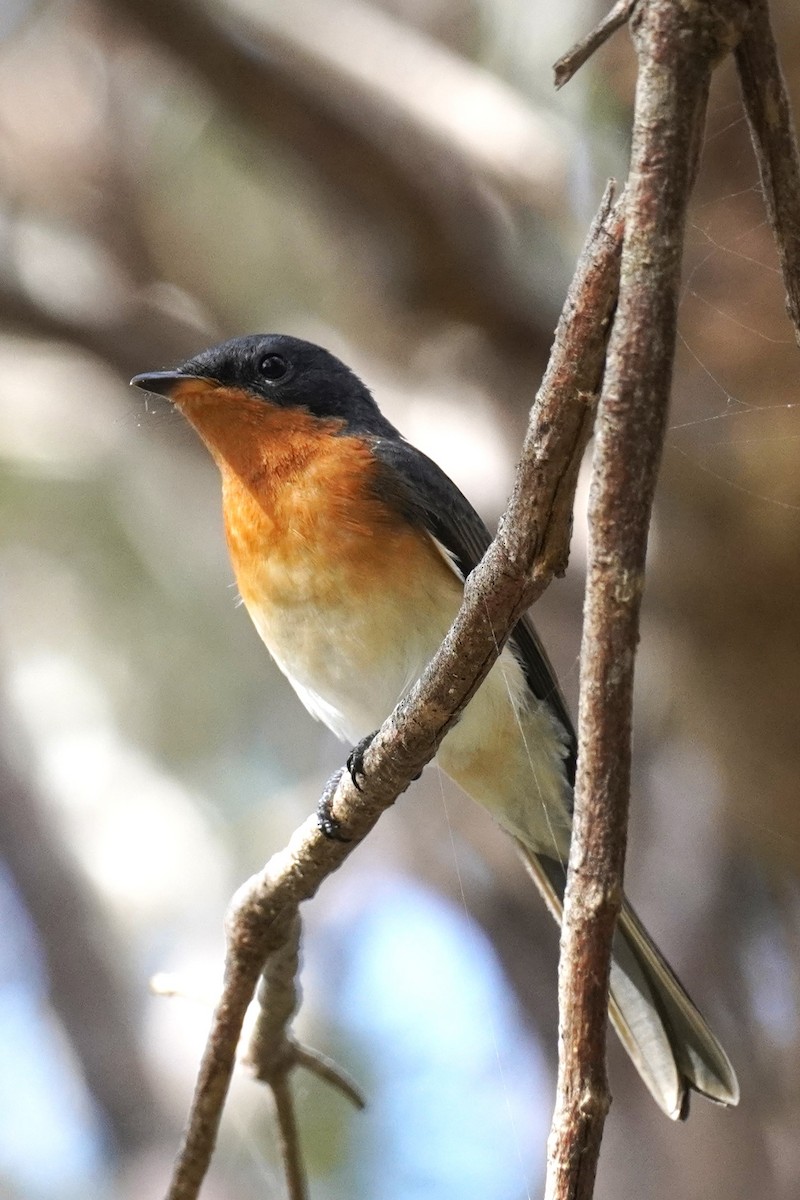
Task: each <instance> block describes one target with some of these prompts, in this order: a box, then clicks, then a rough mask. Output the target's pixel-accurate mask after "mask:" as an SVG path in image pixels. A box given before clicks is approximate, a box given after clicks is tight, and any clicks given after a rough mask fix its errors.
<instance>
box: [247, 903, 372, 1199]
mask: <svg viewBox="0 0 800 1200" xmlns="http://www.w3.org/2000/svg"><path fill="white" fill-rule="evenodd" d="M300 933H301V922H300V914H299V913H297V914H296V915H295V919H294V921H293V922H292V925H291V927H290V929H289V932H288V936H287V938H286V941H285V942H284V944H283V945H282V946H280V947H279V949H278V950H277V951H276V952H275V953H274V954H271V955H270V956H269V958H268V959H267V961H266V963H265V965H264V970H263V972H262V974H261V986H260V987H259V989H258V1002H259V1006H260V1007H259V1013H258V1019H257V1021H256V1025H255V1029H254V1031H253V1036H252V1038H251V1039H250V1047H249V1049H248V1052H247V1060H246V1061H247V1062H248V1064H249V1065H250V1066H251V1067H252V1069H253V1073H254V1075H255V1077H256V1079H260V1080H261V1082H262V1083H265V1084H266V1085H267V1087H268V1088H270V1090H271V1091H272V1095H273V1099H274V1101H275V1112H276V1116H277V1120H278V1132H279V1141H280V1148H281V1157H282V1159H283V1167H284V1172H285V1174H286V1186H287V1189H288V1191H289V1197H290V1200H306V1196H307V1194H308V1185H307V1183H306V1178H305V1171H304V1169H303V1159H302V1155H301V1153H300V1143H299V1138H298V1132H297V1121H296V1119H295V1113H294V1104H293V1101H292V1093H291V1089H290V1087H289V1076H290V1074H291V1072H292V1070H293V1069H294V1068H295V1067H298V1066H303V1067H306V1068H308V1070H310V1071H311V1072H312V1073H313V1074H315V1075H317V1076H318V1077H319V1078H320V1079H324V1080H325V1082H326V1083H329V1084H331V1085H332V1086H333V1087H335V1088H336V1089H337V1091H339V1092H341V1093H342V1095H344V1096H347V1098H348V1099H349V1100H352V1102H353V1103H354V1104H355V1105H356V1107H357V1108H363V1107H364V1099H363V1097H362V1096H361V1093H360V1092H359V1091H358V1089H357V1088H356V1086H355V1084H354V1083H353V1082H352V1080H350V1079H348V1078H347V1076H346V1075H345V1074H344V1073H343V1072H342V1071H340V1070H339V1068H338V1067H337V1066H336V1064H335V1063H333V1062H331V1060H330V1059H328V1058H326V1057H325V1056H324V1055H322V1054H319V1053H318V1052H317V1051H315V1050H311V1049H310V1048H309V1047H307V1046H301V1045H300V1044H299V1043H298V1042H296V1041H295V1040H294V1038H293V1037H292V1035H291V1034H290V1033H289V1024H290V1022H291V1020H292V1017H293V1016H294V1014H295V1012H296V1010H297V1006H298V1004H299V1002H300V993H299V987H298V983H297V976H298V972H299V969H300Z"/></svg>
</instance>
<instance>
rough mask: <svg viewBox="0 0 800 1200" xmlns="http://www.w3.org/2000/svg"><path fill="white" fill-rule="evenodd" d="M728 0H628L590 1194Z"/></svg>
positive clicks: (571, 1181) (733, 31)
mask: <svg viewBox="0 0 800 1200" xmlns="http://www.w3.org/2000/svg"><path fill="white" fill-rule="evenodd" d="M747 15H748V14H747V7H746V3H745V2H744V0H715V3H712V4H708V3H706V2H703V3H691V4H683V3H679V2H678V0H640V3H639V4H638V5H637V7H636V10H635V15H634V17H633V21H632V29H633V38H634V44H635V48H636V52H637V57H638V62H639V76H638V81H637V89H636V104H635V109H634V121H633V143H632V149H631V167H630V174H629V184H628V187H629V194H628V198H627V204H626V228H625V240H624V246H623V253H622V267H621V274H620V292H619V304H618V307H617V312H616V316H615V319H614V328H613V331H612V334H611V339H610V341H609V346H608V359H607V367H606V375H605V379H604V383H603V392H602V396H601V399H600V405H599V411H598V427H597V439H596V443H595V452H594V459H593V475H592V491H591V497H590V506H589V524H590V540H589V571H588V579H587V592H586V603H585V608H584V630H583V640H582V646H581V691H580V704H579V753H578V775H577V779H576V788H575V812H574V818H573V831H572V841H571V844H570V855H569V871H568V876H567V889H566V894H565V899H564V920H563V925H562V934H561V961H560V968H559V1012H560V1020H559V1074H558V1093H557V1098H556V1109H555V1113H554V1114H553V1123H552V1127H551V1131H550V1138H549V1143H548V1174H547V1185H546V1191H545V1195H546V1197H547V1200H567V1198H569V1200H591V1196H592V1195H593V1192H594V1180H595V1175H596V1171H597V1161H598V1157H599V1153H600V1142H601V1139H602V1134H603V1126H604V1123H605V1118H606V1114H607V1112H608V1107H609V1104H610V1093H609V1088H608V1079H607V1075H606V1061H605V1060H606V1028H607V1021H608V984H609V964H610V961H611V946H612V939H613V936H614V928H615V925H616V920H617V916H618V915H619V909H620V904H621V901H622V886H623V874H624V864H625V847H626V841H627V824H628V797H629V791H630V763H631V721H632V710H633V673H634V662H635V655H636V646H637V643H638V640H639V612H640V607H641V598H642V593H643V590H644V569H645V558H646V553H647V538H648V532H649V525H650V515H651V511H652V504H653V497H654V493H655V486H656V480H657V477H658V468H659V463H660V460H661V454H662V450H663V444H664V435H665V431H666V424H667V411H668V405H669V397H670V389H671V382H672V369H673V361H674V355H675V337H676V329H677V313H678V289H679V283H680V271H681V260H682V251H683V242H684V234H685V225H686V210H687V206H688V202H689V196H690V193H691V189H692V186H693V183H694V179H695V175H696V171H697V165H698V161H699V152H700V146H701V141H702V135H703V127H704V121H705V112H706V105H707V100H708V88H709V83H710V77H711V72H712V70H713V67H714V66H715V65H716V62H717V61H718V60H719V58H720V57H721V56H722V55H723V54H724V53H725V52H726V51H727V50H728V49H730V48H731V47H732V46H733V45H735V44H736V40H737V38H738V36H739V35H740V33H741V30H742V28H743V26H744V23H745V20H746V17H747Z"/></svg>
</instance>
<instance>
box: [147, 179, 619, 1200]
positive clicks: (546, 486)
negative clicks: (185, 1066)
mask: <svg viewBox="0 0 800 1200" xmlns="http://www.w3.org/2000/svg"><path fill="white" fill-rule="evenodd" d="M622 224H623V218H622V208H621V204H620V203H618V204H617V205H613V206H612V203H611V190H610V189H609V192H608V193H607V194H606V197H605V198H604V201H603V205H602V208H601V211H600V213H599V215H598V217H597V219H596V221H595V223H594V225H593V227H592V230H591V232H590V234H589V237H588V239H587V243H586V246H585V248H584V251H583V254H582V256H581V259H580V262H579V265H578V269H577V271H576V276H575V279H574V280H573V284H572V287H571V288H570V292H569V295H568V297H567V301H566V303H565V306H564V311H563V313H562V317H561V321H560V322H559V326H558V329H557V331H556V340H555V345H554V349H553V354H552V357H551V362H550V366H549V367H548V370H547V373H546V375H545V379H544V380H543V383H542V387H541V388H540V391H539V394H538V395H537V398H536V402H535V404H534V407H533V410H532V414H531V421H530V425H529V429H528V434H527V437H526V439H525V445H524V449H523V453H522V458H521V461H520V464H519V466H518V468H517V475H516V480H515V485H514V490H513V494H512V497H511V500H510V502H509V506H508V509H507V512H506V515H505V517H504V519H503V521H502V523H501V527H500V530H499V533H498V536H497V537H496V538H495V540H494V542H493V543H492V545H491V546H490V548H489V550H488V551H487V553H486V556H485V557H484V559H483V561H482V562H481V563H480V565H479V566H478V567H477V568H476V570H475V571H474V572H473V573H472V575H471V576H470V578H469V579H468V581H467V586H466V588H465V599H464V604H463V606H462V608H461V610H460V612H459V614H458V616H457V618H456V621H455V623H454V626H453V628H452V629H451V631H450V633H449V634H448V636H447V638H446V639H445V642H444V644H443V645H442V647H441V648H440V650H439V651H438V653H437V654H436V656H435V658H434V660H433V662H432V663H431V665H430V666H429V667H428V669H427V670H426V672H425V674H424V676H423V678H422V679H421V680H420V681H419V683H418V684H417V685H416V686H415V687H414V689H413V691H412V692H411V694H410V695H409V696H408V698H407V699H406V700H405V701H403V702H402V703H401V704H400V705H399V706H398V708H397V710H396V711H395V712H394V713H393V714H392V716H391V717H390V718H389V719H388V720H387V721H386V722H385V723H384V725H383V726H382V728H381V729H380V730H379V732H378V734H377V735H376V737H375V739H374V740H373V742H372V743H371V745H370V747H369V749H368V750H367V753H366V755H365V764H364V765H365V768H366V780H365V782H364V784H363V792H362V793H358V792H356V790H355V788H354V786H353V784H352V782H351V780H350V777H349V775H348V774H347V772H343V773H342V772H340V773H339V774H338V775H337V776H335V777H334V779H333V780H332V781H331V785H330V796H329V799H330V800H331V802H332V805H333V806H334V807H335V809H336V813H337V816H338V817H339V819H340V820H342V821H343V822H344V823H345V824H346V826H347V829H348V833H350V834H351V835H352V839H353V840H352V841H350V842H348V843H343V842H338V841H328V840H326V839H325V838H324V837H323V836H322V835H321V833H320V831H319V829H318V827H317V823H316V820H315V819H314V818H309V819H308V820H307V821H306V822H305V823H304V824H303V825H302V826H301V827H300V828H299V829H298V830H297V831H296V832H295V834H294V835H293V836H292V838H291V840H290V842H289V845H288V846H287V847H286V848H285V849H284V850H282V851H280V852H279V853H277V854H276V855H274V856H273V858H272V859H270V861H269V862H268V863H267V865H266V866H265V867H264V869H263V870H262V871H261V872H260V873H259V874H257V875H255V876H253V878H252V879H250V880H249V881H248V882H247V883H246V884H245V885H244V886H243V887H242V888H241V889H240V891H239V893H238V894H237V896H236V897H234V901H233V903H232V905H231V909H230V914H229V918H228V925H227V934H228V955H227V960H226V971H225V983H224V990H223V994H222V997H221V999H220V1001H219V1004H218V1006H217V1009H216V1012H215V1014H214V1019H213V1024H212V1028H211V1032H210V1034H209V1039H208V1043H207V1045H206V1050H205V1053H204V1056H203V1060H202V1063H201V1066H200V1072H199V1075H198V1080H197V1085H196V1089H195V1096H194V1100H193V1103H192V1109H191V1113H190V1116H189V1124H188V1128H187V1131H186V1135H185V1139H184V1144H183V1147H182V1149H181V1152H180V1155H179V1158H178V1161H177V1163H176V1167H175V1172H174V1175H173V1179H172V1182H171V1185H170V1188H169V1191H168V1200H193V1198H194V1197H196V1196H197V1194H198V1191H199V1189H200V1186H201V1184H202V1181H203V1178H204V1176H205V1173H206V1171H207V1169H208V1165H209V1162H210V1160H211V1155H212V1153H213V1149H214V1143H215V1140H216V1135H217V1130H218V1127H219V1121H220V1118H221V1114H222V1108H223V1105H224V1102H225V1096H226V1093H227V1089H228V1085H229V1083H230V1078H231V1075H232V1072H233V1065H234V1058H235V1053H236V1046H237V1043H238V1040H239V1035H240V1032H241V1027H242V1021H243V1019H244V1015H245V1011H246V1009H247V1006H248V1005H249V1003H250V1001H251V999H252V996H253V993H254V991H255V987H256V983H257V980H258V976H259V973H260V972H261V970H262V968H263V965H264V962H265V961H266V959H267V958H268V957H269V955H270V954H272V953H273V952H275V951H276V950H278V949H279V948H280V947H281V946H282V945H284V944H285V943H286V942H287V941H291V937H292V931H293V928H294V923H295V921H296V914H297V907H298V905H299V903H300V902H301V901H303V900H307V899H310V898H311V897H312V896H313V895H314V894H315V892H316V890H317V888H318V887H319V886H320V884H321V883H322V882H323V880H324V879H325V878H327V876H328V875H330V874H331V873H332V872H333V871H334V870H336V869H337V867H339V866H340V865H341V864H342V862H344V860H345V858H346V857H347V856H348V855H349V854H350V853H351V851H352V850H353V849H354V847H355V846H356V845H357V844H358V842H359V841H360V840H361V839H362V838H363V837H364V836H365V835H366V834H367V833H368V832H369V830H370V829H371V828H372V826H373V825H374V824H375V823H376V821H377V820H378V818H379V816H380V815H381V813H382V812H383V811H385V809H386V808H388V807H389V806H390V805H391V804H393V803H394V801H395V799H396V798H397V796H398V795H399V794H400V793H401V792H402V791H403V790H404V789H405V788H406V787H407V786H408V783H409V782H410V780H411V779H412V777H413V776H414V775H416V774H417V773H418V772H419V771H420V770H421V768H422V767H423V766H424V765H425V763H427V762H429V761H430V759H431V758H432V757H433V755H434V754H435V752H436V748H437V746H438V744H439V742H440V740H441V738H442V737H443V736H444V734H445V733H446V731H447V730H448V729H449V728H450V726H451V725H452V724H453V723H454V722H455V721H456V720H457V719H458V714H459V713H460V712H461V710H462V709H463V707H464V706H465V705H466V703H467V702H468V701H469V699H470V697H471V696H472V695H473V693H474V692H475V690H476V689H477V687H478V686H479V683H480V682H481V680H482V679H483V678H485V676H486V674H487V673H488V671H489V669H490V668H491V666H492V663H493V662H494V661H495V659H496V657H497V655H498V654H499V652H500V649H501V647H502V646H503V644H504V643H505V641H506V639H507V637H508V635H509V633H510V631H511V629H512V628H513V626H514V624H515V622H516V621H517V619H518V618H519V616H520V615H521V614H522V613H523V612H524V611H525V609H526V608H527V607H528V606H529V605H530V604H531V603H532V602H533V600H534V599H536V597H537V596H539V595H540V594H541V592H542V591H543V590H544V588H545V587H546V586H547V584H548V583H549V582H550V580H551V579H552V577H553V575H556V574H561V573H563V570H564V568H565V566H566V561H567V555H568V548H569V535H570V529H571V514H572V502H573V496H574V489H575V481H576V478H577V473H578V467H579V464H580V460H581V457H582V454H583V450H584V448H585V445H586V442H587V439H588V437H589V435H590V432H591V427H592V419H593V408H594V397H595V394H596V392H597V390H598V388H599V386H600V381H601V378H602V371H603V363H604V359H605V344H606V338H607V334H608V326H609V322H610V318H611V314H612V312H613V308H614V304H615V301H616V290H617V279H618V270H619V253H620V247H621V241H622ZM292 1007H293V1006H292V1005H290V1004H289V1003H288V1002H287V1004H286V1008H287V1009H288V1010H289V1012H291V1009H292ZM287 1019H288V1016H287Z"/></svg>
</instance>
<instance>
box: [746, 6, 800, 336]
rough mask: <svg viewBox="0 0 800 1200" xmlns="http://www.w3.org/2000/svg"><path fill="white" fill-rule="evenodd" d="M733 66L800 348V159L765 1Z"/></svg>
mask: <svg viewBox="0 0 800 1200" xmlns="http://www.w3.org/2000/svg"><path fill="white" fill-rule="evenodd" d="M736 66H737V68H738V71H739V80H740V82H741V87H742V97H743V99H744V106H745V110H746V112H747V120H748V122H749V125H750V135H751V137H752V140H753V147H754V149H755V152H756V158H757V159H758V169H759V172H760V174H761V182H762V185H763V187H764V200H765V203H766V206H767V214H768V216H769V221H770V225H771V226H772V232H773V233H774V235H775V242H776V244H777V247H778V254H779V256H780V261H781V269H782V270H783V281H784V284H785V287H786V292H787V296H786V308H787V311H788V313H789V316H790V318H791V320H792V323H793V325H794V332H795V338H796V339H797V341H798V343H799V344H800V154H798V148H797V135H796V133H795V128H794V122H793V121H792V110H791V106H790V104H789V96H788V93H787V91H786V82H785V80H784V78H783V73H782V71H781V66H780V62H779V60H778V49H777V46H776V45H775V37H774V35H773V32H772V27H771V25H770V19H769V7H768V5H767V3H766V0H752V13H751V17H750V21H749V24H748V25H747V28H746V29H745V31H744V34H743V36H742V39H741V41H740V42H739V45H738V46H737V47H736Z"/></svg>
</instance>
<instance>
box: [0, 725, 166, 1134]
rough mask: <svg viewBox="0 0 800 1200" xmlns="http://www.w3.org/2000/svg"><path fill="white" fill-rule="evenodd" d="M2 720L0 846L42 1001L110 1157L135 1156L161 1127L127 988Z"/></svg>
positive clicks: (106, 933)
mask: <svg viewBox="0 0 800 1200" xmlns="http://www.w3.org/2000/svg"><path fill="white" fill-rule="evenodd" d="M5 725H6V721H5V715H4V714H1V713H0V846H2V855H3V859H4V861H5V862H6V863H7V864H8V867H9V870H10V871H11V874H12V875H13V877H14V881H15V883H16V886H17V888H18V890H19V893H20V895H21V897H22V900H23V902H24V904H25V907H26V908H27V910H28V912H29V913H30V915H31V918H32V920H33V922H34V924H35V926H36V930H37V933H38V935H39V939H40V945H41V947H42V950H43V952H44V957H45V961H46V964H47V974H48V983H49V988H48V998H49V1001H50V1004H51V1005H52V1007H53V1010H54V1011H55V1012H56V1014H57V1015H58V1018H59V1020H60V1021H61V1024H62V1026H63V1028H64V1031H65V1033H66V1035H67V1037H68V1038H69V1041H70V1044H71V1046H72V1049H73V1050H74V1052H75V1056H76V1058H77V1060H78V1063H79V1064H80V1069H81V1071H82V1073H83V1076H84V1079H85V1081H86V1086H87V1088H88V1090H89V1092H90V1094H91V1095H92V1097H93V1098H94V1100H95V1101H96V1103H97V1105H98V1107H99V1109H100V1111H101V1113H102V1114H103V1116H104V1117H105V1119H106V1121H107V1122H108V1128H109V1130H110V1132H111V1135H112V1137H113V1141H114V1143H115V1150H116V1152H117V1153H119V1154H121V1155H124V1154H129V1153H131V1152H133V1151H138V1150H141V1149H142V1148H143V1147H144V1146H146V1145H148V1144H150V1143H151V1141H152V1140H153V1139H154V1138H155V1137H156V1136H162V1135H163V1134H164V1130H165V1127H168V1120H167V1118H166V1116H165V1113H164V1112H163V1110H162V1107H161V1104H160V1102H159V1098H158V1096H157V1095H156V1093H155V1091H154V1090H153V1088H152V1086H151V1083H150V1080H149V1078H148V1076H147V1071H146V1069H145V1065H144V1062H143V1057H142V1052H141V1047H140V1046H138V1045H137V1043H136V1041H135V1038H134V1037H133V1034H132V1031H133V1028H134V1022H133V1020H132V1013H131V1011H130V1008H129V1003H128V999H127V997H128V993H129V991H130V989H129V988H126V987H125V985H124V982H123V974H124V973H123V971H122V970H121V967H120V956H119V954H118V953H117V950H116V947H115V939H114V937H113V934H112V932H111V930H110V929H109V928H108V927H107V925H106V922H105V920H104V918H103V915H102V913H101V910H100V908H99V906H98V904H97V903H96V902H95V900H94V898H93V896H92V894H91V891H90V889H89V887H88V885H87V883H86V881H85V879H83V877H82V876H81V873H80V871H79V870H78V869H77V867H76V866H75V864H74V863H73V862H72V861H71V859H70V857H69V855H68V854H67V853H66V852H65V851H64V849H63V847H62V846H61V844H60V842H59V839H58V836H57V831H56V829H55V828H54V823H53V820H52V818H51V817H50V816H49V814H48V813H47V811H46V805H45V804H44V802H43V800H42V798H41V796H39V795H38V793H37V792H36V791H35V789H34V788H33V787H32V786H31V784H30V783H29V782H28V781H27V780H25V779H23V778H22V776H21V775H20V774H19V772H18V771H17V770H16V769H15V768H14V766H12V763H11V761H10V758H9V757H8V756H7V755H6V752H5V749H6V748H5V742H6V741H7V738H8V732H7V730H6V728H5Z"/></svg>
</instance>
